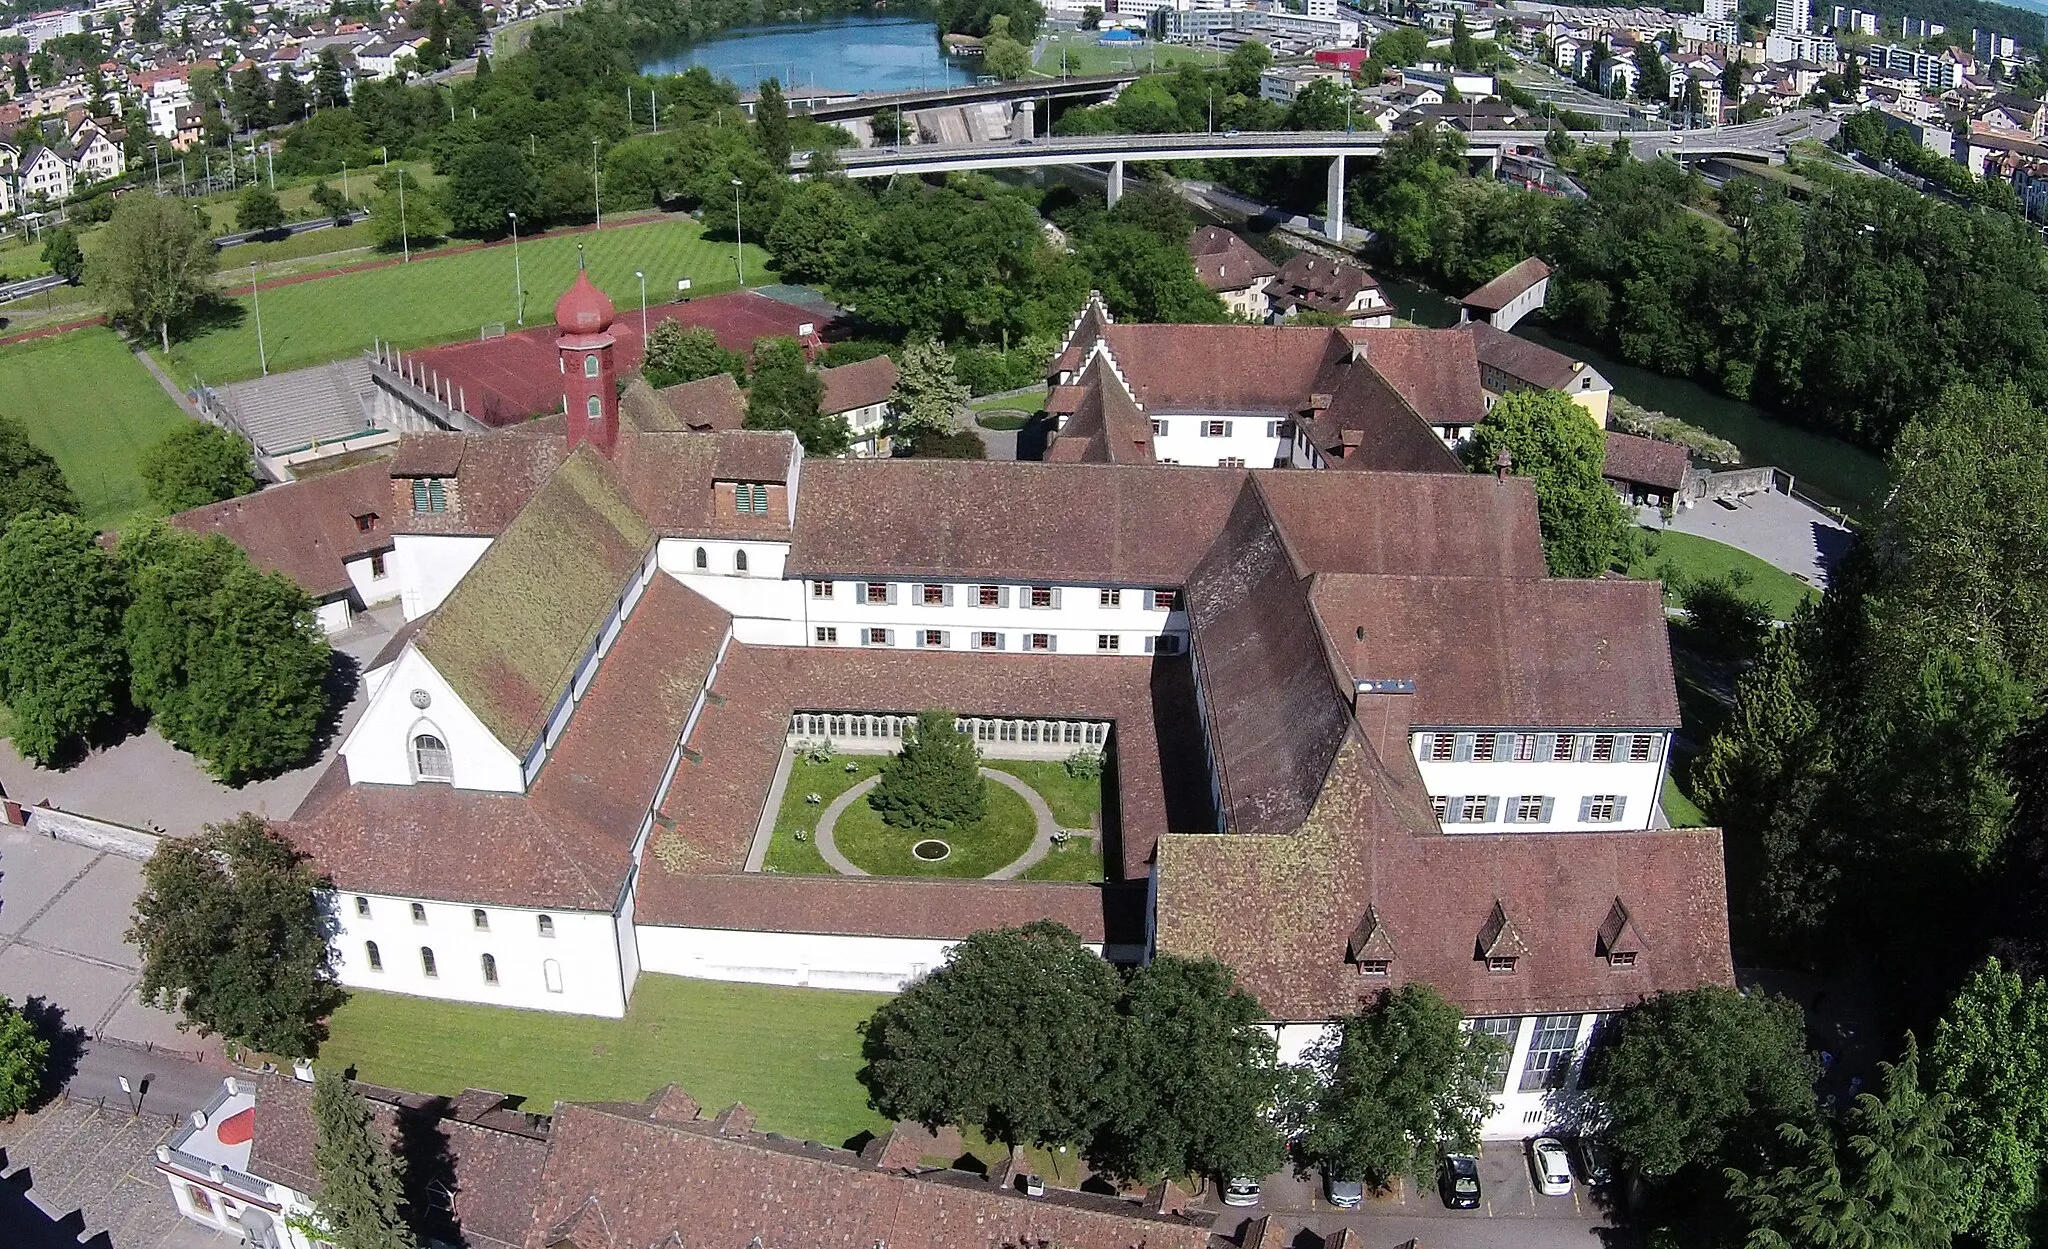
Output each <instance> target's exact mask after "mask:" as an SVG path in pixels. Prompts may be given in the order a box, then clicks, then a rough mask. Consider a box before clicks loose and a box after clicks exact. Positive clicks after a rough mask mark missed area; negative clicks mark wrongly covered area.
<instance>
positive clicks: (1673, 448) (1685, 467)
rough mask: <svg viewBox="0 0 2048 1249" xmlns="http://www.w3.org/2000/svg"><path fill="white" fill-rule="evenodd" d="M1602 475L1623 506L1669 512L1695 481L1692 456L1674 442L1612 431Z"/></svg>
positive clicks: (1608, 437)
mask: <svg viewBox="0 0 2048 1249" xmlns="http://www.w3.org/2000/svg"><path fill="white" fill-rule="evenodd" d="M1600 474H1601V476H1602V477H1605V478H1606V479H1607V484H1608V485H1610V486H1613V487H1614V490H1615V493H1616V494H1618V495H1620V496H1621V501H1622V502H1623V503H1625V504H1628V505H1630V506H1631V507H1656V508H1663V509H1665V510H1667V511H1668V510H1670V509H1671V508H1672V507H1673V506H1675V505H1676V504H1677V502H1678V497H1679V495H1680V494H1681V493H1683V492H1684V490H1685V486H1686V482H1687V481H1688V480H1690V479H1691V477H1692V453H1691V452H1689V451H1687V450H1686V449H1685V448H1684V447H1682V446H1680V445H1679V444H1677V443H1675V442H1665V441H1664V440H1662V439H1660V438H1644V437H1641V436H1639V435H1636V434H1624V433H1622V432H1621V431H1620V430H1614V429H1610V430H1608V431H1607V460H1606V463H1605V465H1604V466H1603V467H1602V468H1601V470H1600Z"/></svg>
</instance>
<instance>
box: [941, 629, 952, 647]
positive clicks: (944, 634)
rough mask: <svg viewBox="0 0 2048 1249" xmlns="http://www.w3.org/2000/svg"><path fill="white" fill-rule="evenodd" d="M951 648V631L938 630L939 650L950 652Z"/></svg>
mask: <svg viewBox="0 0 2048 1249" xmlns="http://www.w3.org/2000/svg"><path fill="white" fill-rule="evenodd" d="M952 648H953V631H952V630H951V629H941V630H939V649H941V650H951V649H952Z"/></svg>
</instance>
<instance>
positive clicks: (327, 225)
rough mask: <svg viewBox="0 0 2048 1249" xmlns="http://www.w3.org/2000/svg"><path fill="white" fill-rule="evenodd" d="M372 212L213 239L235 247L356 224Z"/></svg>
mask: <svg viewBox="0 0 2048 1249" xmlns="http://www.w3.org/2000/svg"><path fill="white" fill-rule="evenodd" d="M369 216H370V214H369V213H367V212H364V211H362V210H360V209H359V210H357V211H355V212H352V213H350V214H349V215H348V216H347V217H345V218H343V217H315V218H314V219H313V220H311V221H294V222H292V223H291V224H290V225H283V226H279V227H278V228H277V229H275V230H244V231H242V232H241V233H239V234H223V235H221V236H219V237H218V238H216V239H214V240H213V245H214V246H215V247H235V246H238V245H239V244H242V243H251V242H269V241H271V240H273V239H278V238H290V237H292V236H293V235H295V234H311V233H312V232H313V231H315V230H332V229H333V228H334V227H335V226H337V225H354V224H355V223H356V222H358V221H367V220H368V219H369Z"/></svg>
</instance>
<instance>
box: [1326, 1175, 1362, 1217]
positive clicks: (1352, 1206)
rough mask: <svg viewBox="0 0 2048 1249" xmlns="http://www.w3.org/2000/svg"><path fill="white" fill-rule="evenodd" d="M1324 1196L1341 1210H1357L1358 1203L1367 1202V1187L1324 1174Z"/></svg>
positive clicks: (1357, 1182)
mask: <svg viewBox="0 0 2048 1249" xmlns="http://www.w3.org/2000/svg"><path fill="white" fill-rule="evenodd" d="M1323 1196H1324V1198H1325V1199H1327V1200H1328V1201H1329V1203H1330V1204H1331V1205H1333V1206H1335V1207H1336V1208H1337V1209H1339V1210H1356V1209H1357V1208H1358V1203H1359V1202H1361V1201H1364V1200H1365V1185H1364V1184H1362V1183H1360V1182H1359V1181H1357V1180H1343V1179H1338V1178H1337V1177H1336V1176H1334V1175H1332V1174H1330V1173H1329V1172H1328V1171H1325V1172H1323Z"/></svg>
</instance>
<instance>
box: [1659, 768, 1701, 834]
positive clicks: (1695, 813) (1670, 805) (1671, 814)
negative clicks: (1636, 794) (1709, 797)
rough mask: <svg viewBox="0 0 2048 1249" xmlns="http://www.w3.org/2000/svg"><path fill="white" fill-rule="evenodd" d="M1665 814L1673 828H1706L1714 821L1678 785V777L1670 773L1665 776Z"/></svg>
mask: <svg viewBox="0 0 2048 1249" xmlns="http://www.w3.org/2000/svg"><path fill="white" fill-rule="evenodd" d="M1664 815H1665V818H1667V819H1669V820H1670V821H1671V826H1672V827H1673V828H1705V827H1706V826H1707V825H1709V824H1711V823H1713V821H1712V820H1710V819H1708V818H1707V813H1706V812H1704V811H1702V810H1700V809H1699V807H1697V806H1695V805H1694V804H1693V800H1692V799H1690V798H1688V797H1686V796H1685V791H1684V790H1682V789H1680V788H1679V787H1678V778H1677V777H1675V776H1671V775H1668V774H1667V775H1666V776H1665V777H1664Z"/></svg>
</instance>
